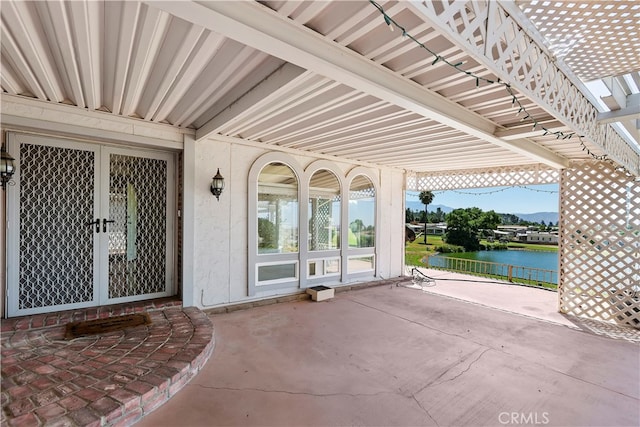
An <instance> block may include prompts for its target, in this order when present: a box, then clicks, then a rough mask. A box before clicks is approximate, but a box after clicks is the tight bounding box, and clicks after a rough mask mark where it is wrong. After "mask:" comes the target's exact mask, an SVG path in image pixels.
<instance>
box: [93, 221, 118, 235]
mask: <svg viewBox="0 0 640 427" xmlns="http://www.w3.org/2000/svg"><path fill="white" fill-rule="evenodd" d="M96 221H98V222H99V220H96ZM112 222H116V221H115V220H113V219H111V220H108V219H106V218H102V232H103V233H106V232H107V224H109V223H112ZM98 228H100V226H99V225H98Z"/></svg>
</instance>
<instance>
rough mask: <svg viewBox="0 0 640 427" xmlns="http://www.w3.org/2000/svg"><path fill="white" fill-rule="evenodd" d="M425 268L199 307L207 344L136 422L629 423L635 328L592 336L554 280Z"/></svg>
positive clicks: (635, 388) (636, 414) (637, 411)
mask: <svg viewBox="0 0 640 427" xmlns="http://www.w3.org/2000/svg"><path fill="white" fill-rule="evenodd" d="M428 273H429V274H431V275H433V276H437V275H440V276H439V277H440V279H439V280H437V281H436V286H434V287H429V288H425V290H424V291H423V290H421V289H412V288H408V287H402V286H396V285H393V284H392V285H386V286H378V287H370V288H365V289H362V290H356V291H352V292H340V293H337V294H336V297H335V298H334V299H331V300H329V301H324V302H312V301H309V300H306V301H294V302H287V303H280V304H274V305H267V306H260V307H255V308H252V309H248V310H242V311H234V312H231V313H226V314H211V315H210V318H211V320H212V322H213V325H214V330H215V340H216V346H215V350H214V352H213V355H212V356H211V358H210V359H209V361H208V362H207V363H206V365H205V366H204V367H203V368H202V370H201V371H200V373H198V375H197V376H196V377H195V378H193V380H192V381H191V382H190V383H189V384H188V385H186V386H185V387H184V388H183V389H182V390H181V391H180V392H179V393H178V394H176V395H175V396H174V397H172V398H171V399H170V400H169V401H168V402H167V403H166V404H164V405H163V406H161V407H160V408H158V409H157V410H155V411H154V412H152V413H151V414H149V415H147V416H146V417H145V418H143V419H142V420H141V421H140V422H139V423H138V424H137V425H138V426H142V427H145V426H149V427H157V426H172V427H173V426H216V425H220V426H239V425H242V426H307V425H315V426H334V425H361V426H480V425H492V426H499V425H550V426H638V425H640V346H639V345H638V343H637V342H631V341H635V339H634V338H637V337H638V331H637V330H633V329H630V328H618V327H617V326H615V325H611V327H610V328H609V332H614V333H616V331H621V332H620V333H619V338H618V339H612V338H610V337H608V336H605V335H606V332H607V328H604V329H602V330H601V331H600V333H602V334H601V335H596V334H594V333H592V331H591V330H590V328H588V327H584V324H580V323H579V322H577V321H575V319H570V318H566V317H564V316H562V315H560V314H558V313H556V312H555V311H556V304H557V302H556V299H557V295H556V294H555V293H552V292H546V291H542V290H538V289H528V288H523V287H516V286H509V285H495V284H491V285H490V284H480V283H476V284H473V283H469V282H457V281H455V280H454V281H448V280H447V281H445V280H442V279H445V278H452V279H455V278H456V277H457V278H463V277H464V276H455V275H451V273H443V272H436V271H429V272H428ZM466 278H467V279H468V277H466ZM456 284H457V285H456ZM485 285H486V286H491V288H485ZM489 291H491V292H489ZM595 323H598V322H595ZM602 331H604V332H602ZM596 333H599V332H597V331H596ZM611 336H613V335H611ZM622 338H625V339H622Z"/></svg>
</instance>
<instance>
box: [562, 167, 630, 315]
mask: <svg viewBox="0 0 640 427" xmlns="http://www.w3.org/2000/svg"><path fill="white" fill-rule="evenodd" d="M560 204H561V212H560V246H559V250H560V286H559V288H558V294H559V299H560V311H561V312H563V313H568V314H573V315H576V316H581V317H588V318H592V319H601V320H615V321H617V322H619V323H626V324H630V325H632V326H634V327H636V328H640V302H639V299H640V183H638V182H634V181H633V180H630V178H629V177H627V176H626V175H625V174H624V173H621V172H617V171H616V170H615V169H614V168H613V167H612V166H611V165H610V164H609V163H608V162H582V163H579V164H575V165H573V166H572V168H570V169H565V170H564V171H563V173H562V177H561V181H560Z"/></svg>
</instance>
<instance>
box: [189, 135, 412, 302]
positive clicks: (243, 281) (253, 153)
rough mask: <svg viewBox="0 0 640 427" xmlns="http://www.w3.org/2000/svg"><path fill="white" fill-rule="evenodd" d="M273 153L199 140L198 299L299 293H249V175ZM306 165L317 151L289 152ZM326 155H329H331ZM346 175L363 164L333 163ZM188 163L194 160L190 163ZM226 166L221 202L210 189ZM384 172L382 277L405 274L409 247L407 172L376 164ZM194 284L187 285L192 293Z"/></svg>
mask: <svg viewBox="0 0 640 427" xmlns="http://www.w3.org/2000/svg"><path fill="white" fill-rule="evenodd" d="M267 152H269V150H267V149H263V148H261V147H256V146H250V145H244V144H241V143H233V142H229V141H221V140H206V141H201V142H198V143H196V144H195V160H194V161H195V164H194V165H193V166H194V168H195V194H194V204H195V206H194V216H195V241H194V246H195V247H194V267H193V268H194V274H193V276H194V283H193V286H192V289H193V303H194V304H195V305H197V306H199V307H210V306H217V305H224V304H229V303H236V302H242V301H249V300H256V299H261V298H265V297H268V296H272V295H277V294H288V293H292V292H297V291H298V292H299V290H295V289H287V290H280V291H271V292H269V291H265V292H261V293H259V294H258V295H256V296H253V297H249V296H248V283H247V257H248V253H247V250H248V243H247V242H248V237H247V228H248V223H247V221H248V216H247V215H248V212H247V199H248V191H249V189H248V183H247V181H248V176H249V171H250V169H251V166H252V164H253V163H254V162H255V160H256V159H258V158H259V157H260V156H261V155H263V154H265V153H267ZM287 154H288V155H289V156H293V157H294V158H295V160H296V161H297V162H298V163H299V164H300V165H302V167H303V168H306V167H307V166H308V165H309V164H310V163H312V162H314V161H316V160H318V158H316V157H313V156H302V155H298V154H292V153H291V152H289V153H287ZM325 160H326V159H325ZM333 163H334V164H335V165H336V168H337V170H340V171H342V173H343V175H346V174H347V173H348V172H349V171H350V170H351V169H353V168H354V167H356V166H358V165H356V164H351V163H347V162H333ZM185 167H188V165H185ZM218 168H220V173H221V174H222V175H223V176H224V178H225V189H224V192H223V194H222V196H220V201H217V200H216V199H215V197H213V196H212V195H211V193H210V192H209V183H210V182H211V177H212V176H213V175H214V174H215V173H216V170H217V169H218ZM370 170H371V171H372V172H373V173H374V174H375V175H377V176H379V180H378V182H377V183H376V184H377V186H378V194H377V203H378V204H379V206H380V209H379V212H380V218H379V219H378V221H377V227H378V244H377V248H378V263H377V266H378V272H377V277H379V278H388V277H397V276H400V275H401V274H402V273H403V248H404V210H403V206H404V202H403V199H404V191H403V186H404V175H403V173H402V172H401V171H397V170H392V169H370ZM188 290H189V286H185V291H187V292H188Z"/></svg>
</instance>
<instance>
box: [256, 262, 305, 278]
mask: <svg viewBox="0 0 640 427" xmlns="http://www.w3.org/2000/svg"><path fill="white" fill-rule="evenodd" d="M296 265H297V264H295V263H294V264H273V265H261V266H258V282H265V281H269V280H282V279H295V278H296V277H297V274H296Z"/></svg>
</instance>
